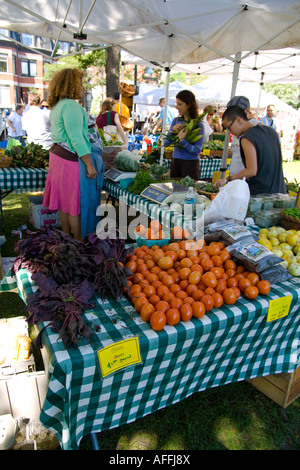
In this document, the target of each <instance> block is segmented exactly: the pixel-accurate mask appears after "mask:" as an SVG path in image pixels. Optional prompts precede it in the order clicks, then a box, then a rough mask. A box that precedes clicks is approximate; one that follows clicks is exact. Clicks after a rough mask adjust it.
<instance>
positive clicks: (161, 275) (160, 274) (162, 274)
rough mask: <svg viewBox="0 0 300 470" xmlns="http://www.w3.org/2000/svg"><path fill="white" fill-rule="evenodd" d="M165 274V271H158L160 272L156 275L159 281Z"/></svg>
mask: <svg viewBox="0 0 300 470" xmlns="http://www.w3.org/2000/svg"><path fill="white" fill-rule="evenodd" d="M167 275H168V273H167V271H160V272H159V273H158V274H157V277H158V279H159V281H162V280H163V278H164V277H165V276H167Z"/></svg>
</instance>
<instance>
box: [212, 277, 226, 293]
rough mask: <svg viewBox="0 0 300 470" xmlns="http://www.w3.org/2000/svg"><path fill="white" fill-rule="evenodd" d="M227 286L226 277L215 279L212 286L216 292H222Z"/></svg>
mask: <svg viewBox="0 0 300 470" xmlns="http://www.w3.org/2000/svg"><path fill="white" fill-rule="evenodd" d="M226 287H227V281H226V279H222V278H221V279H218V281H217V285H216V287H215V288H214V289H215V291H216V292H219V294H222V293H223V291H224V290H225V289H226Z"/></svg>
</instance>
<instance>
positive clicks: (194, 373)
mask: <svg viewBox="0 0 300 470" xmlns="http://www.w3.org/2000/svg"><path fill="white" fill-rule="evenodd" d="M16 280H17V284H18V287H19V289H20V293H21V296H22V298H23V300H24V301H25V302H26V298H27V296H28V295H29V294H30V293H31V292H32V291H33V289H34V286H33V284H32V283H31V281H30V275H28V274H27V273H26V271H24V270H22V271H20V272H19V273H18V274H17V278H16ZM284 296H292V302H291V307H290V310H289V313H288V315H287V316H285V317H283V318H281V319H278V320H273V321H271V322H267V312H268V307H269V301H270V300H274V299H277V298H280V297H284ZM299 297H300V282H299V280H298V279H295V280H294V282H283V283H280V284H278V285H273V286H272V288H271V292H270V294H269V295H268V296H264V297H262V296H258V297H257V298H256V299H255V300H252V301H249V300H247V299H245V298H243V297H241V298H240V299H239V300H238V301H237V302H236V304H235V305H234V306H230V307H229V306H223V307H222V309H213V310H212V311H211V312H209V313H207V314H206V315H205V316H204V317H203V318H201V319H196V318H193V319H192V320H190V321H188V322H181V323H179V324H178V325H176V326H167V327H166V328H165V329H164V330H162V331H160V332H155V331H153V330H152V329H151V327H150V326H149V325H148V323H145V322H143V321H142V320H141V318H140V316H139V314H138V313H137V312H135V310H134V308H133V306H132V305H131V303H130V302H129V300H127V298H125V297H124V298H122V300H120V301H118V302H117V301H115V300H110V301H105V302H102V301H101V300H100V299H99V298H98V297H96V298H95V302H96V306H95V308H94V309H92V310H88V311H86V312H85V319H86V321H88V322H89V323H90V325H91V327H92V328H94V329H95V327H100V331H98V332H97V333H96V335H97V340H98V347H100V348H103V347H105V346H108V345H111V344H114V343H116V342H118V341H121V340H124V339H128V338H132V337H137V338H138V340H139V347H140V352H141V358H142V362H141V363H139V364H135V365H132V366H129V367H127V368H124V369H121V370H119V371H118V372H115V373H113V374H111V375H108V376H106V377H105V378H103V377H102V375H101V373H100V370H99V366H98V360H97V356H96V353H95V349H94V348H93V347H92V346H91V345H90V344H88V343H86V342H82V343H81V344H80V346H79V348H78V349H74V348H70V349H68V350H65V349H64V346H63V344H62V342H61V341H60V340H59V339H58V336H57V334H55V333H54V332H52V331H51V329H50V328H46V330H44V331H43V333H42V340H43V344H44V348H43V350H44V353H43V355H44V358H46V359H45V361H46V370H47V371H48V376H49V385H48V390H47V394H46V398H45V402H44V404H43V408H42V412H41V415H40V420H41V423H42V424H43V425H44V426H45V427H47V428H49V429H51V431H52V432H53V433H54V434H55V435H56V436H57V438H58V439H59V441H60V443H61V446H62V448H63V449H78V446H79V443H80V440H81V438H82V437H83V436H84V435H87V434H89V433H94V432H101V431H103V430H107V429H111V428H115V427H118V426H120V425H123V424H125V423H129V422H132V421H134V420H136V419H138V418H141V417H143V416H145V415H147V414H149V413H152V412H155V411H157V410H159V409H161V408H164V407H166V406H169V405H172V404H174V403H176V402H179V401H181V400H183V399H184V398H186V397H188V396H190V395H191V394H194V393H196V392H199V391H202V390H205V389H208V388H212V387H218V386H222V385H225V384H228V383H231V382H239V381H243V380H246V379H250V378H253V377H259V376H264V375H269V374H276V373H282V372H285V373H291V372H293V371H294V370H295V369H296V368H297V366H298V365H299V339H300V315H299ZM42 327H43V324H41V325H40V326H39V328H42ZM199 400H201V396H199Z"/></svg>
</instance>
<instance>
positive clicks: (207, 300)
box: [201, 294, 215, 312]
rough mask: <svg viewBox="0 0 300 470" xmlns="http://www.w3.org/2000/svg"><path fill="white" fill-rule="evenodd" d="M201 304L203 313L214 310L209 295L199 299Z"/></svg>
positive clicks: (212, 300) (211, 298) (212, 301)
mask: <svg viewBox="0 0 300 470" xmlns="http://www.w3.org/2000/svg"><path fill="white" fill-rule="evenodd" d="M201 302H202V303H203V304H204V307H205V311H206V312H209V311H210V310H212V309H213V308H214V305H215V304H214V299H213V297H212V296H211V295H207V294H204V296H203V297H202V299H201Z"/></svg>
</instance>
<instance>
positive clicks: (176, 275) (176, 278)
mask: <svg viewBox="0 0 300 470" xmlns="http://www.w3.org/2000/svg"><path fill="white" fill-rule="evenodd" d="M171 276H172V278H173V279H174V282H175V284H179V282H180V280H181V279H180V277H179V274H178V273H174V274H171Z"/></svg>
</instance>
